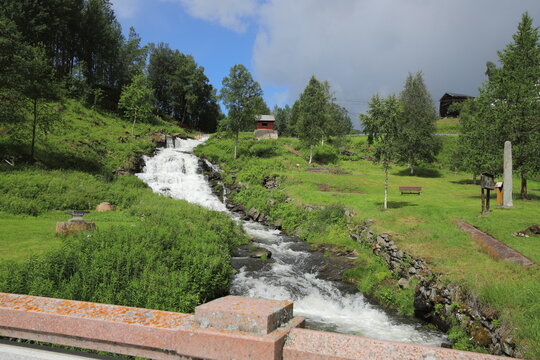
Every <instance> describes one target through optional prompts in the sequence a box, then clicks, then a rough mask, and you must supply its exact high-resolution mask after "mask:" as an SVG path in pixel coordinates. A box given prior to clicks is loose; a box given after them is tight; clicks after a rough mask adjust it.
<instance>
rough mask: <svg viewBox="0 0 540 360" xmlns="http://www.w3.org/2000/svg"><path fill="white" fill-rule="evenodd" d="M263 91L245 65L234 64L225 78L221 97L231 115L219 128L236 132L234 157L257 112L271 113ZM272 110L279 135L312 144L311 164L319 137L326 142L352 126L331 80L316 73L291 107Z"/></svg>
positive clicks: (349, 129)
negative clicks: (241, 132) (241, 135)
mask: <svg viewBox="0 0 540 360" xmlns="http://www.w3.org/2000/svg"><path fill="white" fill-rule="evenodd" d="M262 95H263V92H262V89H261V87H260V85H259V83H258V82H256V81H255V80H253V78H252V76H251V74H250V73H249V71H248V70H247V69H246V68H245V67H244V66H243V65H235V66H233V67H232V68H231V71H230V73H229V76H228V77H225V78H224V79H223V87H222V89H221V92H220V99H221V100H222V101H223V104H224V105H225V107H226V108H227V109H228V117H227V118H225V119H223V120H222V122H221V126H220V128H221V129H222V130H226V131H229V132H231V133H232V134H233V135H234V136H235V149H234V157H235V158H236V157H237V147H238V134H239V132H240V131H249V130H253V129H254V127H255V120H256V116H257V115H262V114H270V110H269V109H268V106H267V105H266V104H265V103H264V99H263V97H262ZM272 112H273V114H274V116H275V119H276V124H275V129H276V130H277V131H278V133H279V135H282V136H295V137H298V138H299V139H300V140H302V141H303V142H304V143H305V144H306V145H307V146H309V148H310V156H309V163H310V164H311V161H312V159H313V146H314V145H315V144H317V143H318V142H319V141H320V142H321V144H324V141H325V140H326V139H329V138H331V137H332V136H342V135H345V134H348V133H350V132H351V130H352V122H351V118H350V117H349V115H348V112H347V110H346V109H345V108H343V107H341V106H339V105H338V104H336V103H335V97H334V95H333V93H332V91H331V88H330V84H329V83H328V82H327V81H324V82H320V81H319V80H317V78H316V77H315V76H312V77H311V79H310V80H309V83H308V84H307V86H306V88H305V89H304V91H303V92H302V93H301V94H300V96H299V99H298V100H296V101H295V103H294V105H293V106H292V107H290V106H289V105H286V106H285V107H283V108H281V107H279V106H277V105H276V106H275V107H274V109H273V111H272Z"/></svg>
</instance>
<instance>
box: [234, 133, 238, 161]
mask: <svg viewBox="0 0 540 360" xmlns="http://www.w3.org/2000/svg"><path fill="white" fill-rule="evenodd" d="M237 149H238V133H236V138H235V140H234V158H235V159H236V155H237Z"/></svg>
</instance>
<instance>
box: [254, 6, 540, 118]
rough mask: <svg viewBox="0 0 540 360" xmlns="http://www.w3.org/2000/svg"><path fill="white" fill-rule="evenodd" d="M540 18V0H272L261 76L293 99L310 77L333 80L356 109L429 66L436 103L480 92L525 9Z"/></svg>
mask: <svg viewBox="0 0 540 360" xmlns="http://www.w3.org/2000/svg"><path fill="white" fill-rule="evenodd" d="M525 10H528V11H529V13H530V15H531V16H532V17H533V18H534V19H535V21H536V23H538V22H539V21H540V2H538V1H537V0H522V1H519V2H516V1H502V0H500V1H493V0H477V1H470V0H455V1H453V2H445V1H428V0H408V1H398V0H339V1H326V0H294V1H290V0H269V1H268V2H266V3H265V4H263V5H262V7H261V8H260V11H259V18H258V19H259V21H260V30H259V32H258V34H257V39H256V43H255V46H254V50H253V62H254V70H255V75H256V77H257V78H258V79H259V81H260V82H261V83H262V85H263V87H264V86H265V85H272V86H283V85H287V86H288V87H289V90H290V91H289V93H290V94H291V95H292V98H289V101H291V102H292V101H294V100H295V99H296V96H297V95H298V94H299V93H300V92H301V91H302V90H303V88H304V87H305V85H306V84H307V81H308V80H309V77H310V76H311V75H315V76H317V78H319V79H320V80H328V81H329V82H330V83H331V85H332V87H333V89H334V91H335V92H336V96H337V97H338V99H340V100H354V102H351V101H347V102H343V105H346V106H347V107H348V108H349V109H350V110H352V111H363V110H364V109H365V107H366V106H365V105H366V103H367V101H368V100H369V98H370V97H371V95H372V94H373V93H375V92H379V93H381V94H383V95H385V94H388V93H389V92H394V93H399V91H400V90H401V89H402V86H403V83H404V81H405V78H406V76H407V73H408V72H416V71H419V70H421V71H423V73H424V79H425V80H426V83H427V85H428V88H429V90H430V91H431V93H432V94H433V97H434V100H435V101H437V100H438V99H439V97H440V96H441V95H442V94H443V93H444V92H445V91H452V92H463V93H470V94H473V95H474V94H476V92H477V88H478V87H479V86H480V85H481V83H482V81H484V79H485V78H484V71H485V63H486V61H487V60H492V61H496V60H497V53H496V52H497V50H501V49H502V48H504V46H505V44H507V43H509V42H510V41H511V40H512V38H511V36H512V34H513V33H515V31H516V28H517V24H518V22H519V20H520V16H521V13H523V12H524V11H525Z"/></svg>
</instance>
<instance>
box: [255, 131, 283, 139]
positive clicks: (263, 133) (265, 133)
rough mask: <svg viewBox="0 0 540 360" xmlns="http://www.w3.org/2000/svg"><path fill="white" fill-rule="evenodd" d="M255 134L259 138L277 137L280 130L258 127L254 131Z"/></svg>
mask: <svg viewBox="0 0 540 360" xmlns="http://www.w3.org/2000/svg"><path fill="white" fill-rule="evenodd" d="M253 136H254V137H255V139H257V140H263V139H277V138H278V132H277V131H276V130H266V129H257V130H255V131H254V132H253Z"/></svg>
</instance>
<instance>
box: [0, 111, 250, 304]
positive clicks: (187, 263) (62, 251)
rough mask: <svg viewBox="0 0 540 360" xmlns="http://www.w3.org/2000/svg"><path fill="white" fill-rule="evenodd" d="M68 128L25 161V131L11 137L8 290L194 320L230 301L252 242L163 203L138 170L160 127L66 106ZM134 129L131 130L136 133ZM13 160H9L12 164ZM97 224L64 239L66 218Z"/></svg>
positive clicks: (2, 256)
mask: <svg viewBox="0 0 540 360" xmlns="http://www.w3.org/2000/svg"><path fill="white" fill-rule="evenodd" d="M56 108H57V110H58V114H59V115H60V116H61V121H60V122H59V123H57V124H56V125H55V126H54V127H52V128H50V129H49V130H48V132H47V134H46V135H45V134H44V133H43V132H40V134H39V137H38V142H37V153H36V155H37V156H36V158H37V162H36V163H35V164H31V163H28V162H25V157H24V156H23V154H25V153H27V152H28V141H27V139H28V138H27V137H25V136H23V135H25V134H26V131H27V130H28V129H26V128H25V127H24V126H19V127H18V128H12V129H10V130H9V131H4V132H3V135H2V136H1V137H0V147H2V149H3V150H4V152H2V154H3V157H6V158H8V159H9V160H10V162H14V165H15V166H10V165H8V164H7V163H5V162H3V164H2V165H0V209H1V211H0V226H1V227H2V231H1V232H0V291H4V292H14V293H22V294H32V295H40V296H50V297H59V298H68V299H76V300H86V301H97V302H105V303H112V304H120V305H129V306H140V307H148V308H155V309H163V310H170V311H180V312H190V311H193V309H194V307H195V306H196V305H198V304H200V303H202V302H204V301H208V300H210V299H213V298H215V297H219V296H222V295H224V294H226V293H227V292H228V289H229V281H230V277H231V274H232V271H233V269H232V267H231V265H230V251H231V250H232V248H234V247H235V246H237V245H238V244H241V243H243V242H245V241H246V239H245V237H244V235H243V233H242V231H241V229H240V228H239V227H238V226H237V225H236V224H235V223H234V222H233V221H232V220H230V219H229V218H228V217H227V216H226V215H224V214H220V213H216V212H212V211H207V210H205V209H202V208H200V207H198V206H195V205H192V204H189V203H187V202H185V201H176V200H171V199H168V198H165V197H162V196H159V195H156V194H154V193H153V192H152V191H151V190H150V189H149V188H148V187H147V186H146V185H145V184H144V183H142V182H141V181H140V180H139V179H138V178H136V177H134V176H119V175H115V174H117V173H118V171H119V170H131V169H133V168H134V167H135V166H136V161H137V159H138V158H139V157H140V155H142V154H150V153H151V152H152V151H153V149H154V147H155V144H154V143H153V142H152V139H153V138H155V137H156V134H158V133H183V134H184V135H185V132H184V131H183V130H182V129H180V128H177V127H173V126H171V125H168V124H165V123H162V122H157V123H156V124H138V125H137V126H136V127H135V134H134V136H132V134H131V133H130V130H131V124H130V123H128V122H126V121H124V120H122V119H120V118H118V117H116V116H114V115H110V114H103V113H98V112H96V111H93V110H91V109H87V108H85V107H83V106H82V105H80V104H79V103H77V102H75V101H68V102H67V103H66V104H64V105H57V106H56ZM128 129H129V130H128ZM2 160H3V159H2ZM103 201H107V202H110V203H112V204H114V205H116V206H117V209H116V211H113V212H106V213H95V212H92V213H91V214H89V215H87V216H86V217H85V219H87V220H89V221H93V222H95V223H96V226H97V230H96V231H95V232H88V233H83V234H79V235H75V236H57V235H55V234H54V229H55V223H56V222H57V221H65V220H67V219H68V218H69V217H70V216H69V215H67V214H65V211H66V210H74V209H77V210H93V209H95V207H96V205H97V204H99V203H100V202H103Z"/></svg>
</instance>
